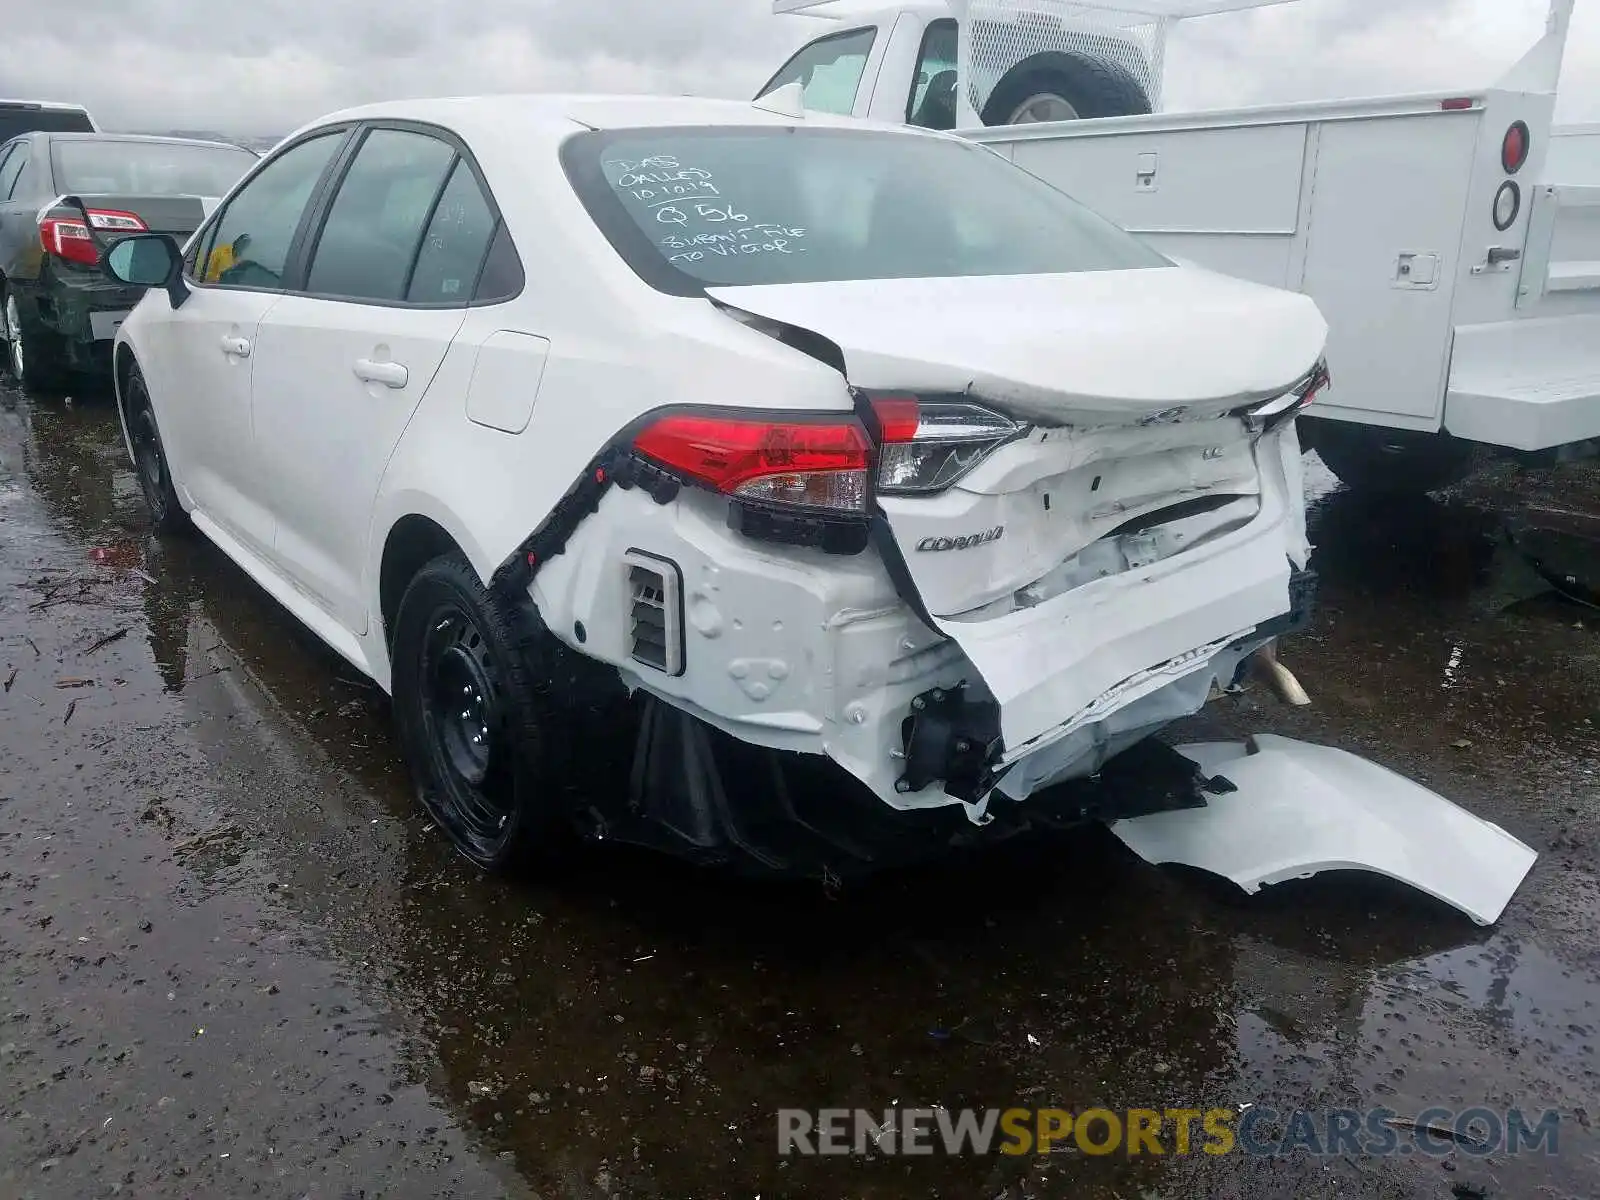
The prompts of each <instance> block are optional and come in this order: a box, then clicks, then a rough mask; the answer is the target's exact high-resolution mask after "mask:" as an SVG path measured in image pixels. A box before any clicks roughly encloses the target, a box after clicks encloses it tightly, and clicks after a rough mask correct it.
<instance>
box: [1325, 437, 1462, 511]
mask: <svg viewBox="0 0 1600 1200" xmlns="http://www.w3.org/2000/svg"><path fill="white" fill-rule="evenodd" d="M1301 429H1302V437H1303V438H1304V440H1305V442H1306V448H1307V449H1311V450H1315V451H1316V452H1317V454H1318V455H1319V456H1320V457H1321V459H1322V462H1323V465H1325V466H1326V467H1327V468H1328V470H1330V471H1332V472H1333V473H1334V474H1335V475H1337V476H1338V477H1339V481H1340V482H1341V483H1343V484H1344V485H1345V486H1346V487H1347V488H1349V489H1350V490H1351V491H1353V492H1369V493H1373V492H1382V493H1391V494H1409V495H1421V494H1423V493H1425V492H1435V491H1438V490H1439V489H1440V488H1444V487H1449V486H1450V485H1451V484H1452V483H1459V482H1461V480H1463V479H1465V478H1466V477H1467V476H1468V475H1470V474H1471V473H1472V471H1473V470H1474V469H1476V467H1477V466H1478V465H1479V463H1480V461H1481V458H1480V455H1479V447H1478V445H1477V444H1476V443H1474V442H1465V441H1461V440H1459V439H1457V438H1453V437H1451V436H1450V435H1449V434H1448V433H1416V432H1413V431H1411V430H1407V429H1381V428H1379V427H1377V426H1375V425H1352V424H1349V423H1346V422H1344V421H1312V420H1306V419H1302V421H1301Z"/></svg>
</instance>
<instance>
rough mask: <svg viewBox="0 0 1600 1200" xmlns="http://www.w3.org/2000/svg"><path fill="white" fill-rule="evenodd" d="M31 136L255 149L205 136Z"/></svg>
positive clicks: (87, 134) (96, 134)
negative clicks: (212, 139) (211, 139)
mask: <svg viewBox="0 0 1600 1200" xmlns="http://www.w3.org/2000/svg"><path fill="white" fill-rule="evenodd" d="M33 136H34V137H37V138H40V139H41V140H44V141H50V142H153V143H155V144H157V145H164V146H211V147H214V148H215V149H218V150H242V151H244V153H246V154H254V153H255V151H253V150H247V149H246V148H245V147H243V146H236V145H234V144H233V143H232V142H214V141H208V140H207V139H205V138H181V137H159V136H157V135H155V134H148V133H52V132H50V131H48V130H45V131H40V132H38V133H35V134H34V135H33Z"/></svg>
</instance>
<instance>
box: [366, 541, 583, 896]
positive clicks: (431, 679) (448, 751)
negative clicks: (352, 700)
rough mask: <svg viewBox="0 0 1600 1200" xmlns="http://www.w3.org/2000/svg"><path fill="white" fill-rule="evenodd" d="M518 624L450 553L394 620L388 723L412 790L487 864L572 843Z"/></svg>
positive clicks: (542, 696) (544, 700)
mask: <svg viewBox="0 0 1600 1200" xmlns="http://www.w3.org/2000/svg"><path fill="white" fill-rule="evenodd" d="M527 625H528V621H527V618H526V617H525V616H523V615H522V614H520V613H518V612H516V611H515V609H514V607H513V606H512V605H511V604H510V603H508V602H507V601H506V600H505V598H504V597H502V596H500V595H498V594H497V593H495V592H492V591H490V590H489V589H487V588H485V587H484V586H483V584H482V583H481V582H480V581H479V579H478V575H477V572H476V571H474V570H473V569H472V567H471V565H470V564H469V563H468V562H467V561H466V560H465V559H464V558H463V557H461V556H460V555H459V554H454V553H452V554H449V555H445V556H443V557H441V558H436V559H434V560H433V561H432V562H430V563H428V565H427V566H425V567H423V568H422V569H421V570H420V571H418V572H417V574H416V576H415V577H413V579H412V580H411V583H410V585H409V586H408V587H407V588H406V591H405V595H404V596H403V597H402V598H401V600H400V609H399V612H398V614H397V615H396V617H395V623H394V638H393V643H392V650H391V658H392V661H393V664H394V672H393V688H392V690H393V700H394V714H395V722H396V725H397V727H398V730H399V738H400V745H401V749H402V751H403V752H404V754H405V757H406V761H407V763H408V764H409V765H410V768H411V772H412V777H413V779H414V780H415V782H416V785H417V792H418V797H419V799H420V800H421V801H422V805H423V807H424V808H425V809H426V810H427V812H428V815H429V816H431V817H432V818H433V819H434V821H435V822H437V823H438V825H439V827H440V828H441V829H443V830H444V832H445V835H446V836H447V837H449V839H450V841H451V843H452V844H453V845H454V846H455V848H456V849H457V850H458V851H459V852H460V853H461V854H462V855H463V857H465V858H466V859H467V860H468V861H469V862H471V863H473V864H474V865H475V866H477V867H479V868H481V869H483V870H486V871H496V872H501V871H507V870H510V869H512V868H514V867H518V866H521V865H524V864H526V863H528V862H530V861H539V862H542V863H546V864H547V863H549V862H550V861H551V860H552V858H553V857H554V855H555V854H556V852H557V851H558V850H559V849H561V848H563V847H565V846H567V845H568V844H569V843H570V841H571V833H572V830H571V824H570V822H569V820H568V818H567V810H566V807H565V804H564V802H563V799H562V796H561V792H560V790H559V787H558V785H557V784H556V783H555V782H554V780H555V778H556V775H557V772H555V771H554V769H553V767H554V763H553V761H552V760H553V757H554V756H555V755H556V754H557V753H558V744H559V734H556V733H554V732H552V731H548V730H547V725H548V723H549V716H548V714H550V713H552V712H554V711H556V706H555V705H554V704H553V703H552V701H551V700H550V699H549V698H548V696H547V694H546V693H547V689H548V682H547V681H545V680H542V679H539V678H537V677H536V674H535V672H536V665H535V663H534V662H533V661H531V660H532V659H533V658H534V657H536V655H537V643H536V642H534V641H533V640H532V639H534V638H536V637H538V636H539V634H537V633H535V632H534V631H532V630H529V629H528V628H527Z"/></svg>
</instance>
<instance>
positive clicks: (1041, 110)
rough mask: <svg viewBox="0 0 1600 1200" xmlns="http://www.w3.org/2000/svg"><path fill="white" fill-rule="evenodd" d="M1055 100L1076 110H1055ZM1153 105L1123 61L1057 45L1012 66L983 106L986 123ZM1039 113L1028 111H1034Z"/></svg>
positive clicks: (1120, 113)
mask: <svg viewBox="0 0 1600 1200" xmlns="http://www.w3.org/2000/svg"><path fill="white" fill-rule="evenodd" d="M1051 101H1055V102H1056V103H1057V104H1058V105H1060V106H1065V108H1066V109H1069V110H1070V113H1067V112H1062V113H1061V115H1059V116H1051V115H1049V114H1050V112H1051V111H1052V106H1051V103H1050V102H1051ZM1149 111H1150V97H1149V96H1147V95H1145V92H1144V89H1143V88H1141V87H1140V86H1139V85H1138V83H1137V82H1135V80H1134V78H1133V76H1131V75H1129V74H1128V73H1127V72H1126V71H1124V70H1123V69H1122V68H1121V67H1119V66H1117V65H1116V64H1114V63H1110V62H1106V61H1104V60H1103V59H1097V58H1089V57H1083V56H1080V55H1075V54H1062V53H1060V52H1058V51H1053V52H1050V53H1047V54H1035V55H1033V56H1032V57H1031V58H1025V59H1023V60H1022V61H1021V62H1020V63H1018V64H1017V65H1016V66H1014V67H1012V68H1011V70H1009V71H1007V72H1006V74H1005V77H1004V78H1002V79H1001V80H1000V82H999V84H998V85H996V87H995V89H994V91H993V92H992V93H991V94H990V96H989V99H988V100H987V101H986V102H985V103H984V106H983V123H984V124H985V125H1016V124H1027V123H1030V122H1036V121H1039V120H1072V119H1074V118H1078V119H1090V118H1095V117H1125V116H1131V115H1134V114H1137V113H1148V112H1149ZM1030 112H1031V113H1034V114H1035V115H1032V116H1030V115H1027V114H1028V113H1030Z"/></svg>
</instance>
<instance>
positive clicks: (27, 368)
mask: <svg viewBox="0 0 1600 1200" xmlns="http://www.w3.org/2000/svg"><path fill="white" fill-rule="evenodd" d="M0 304H3V308H0V318H3V319H0V335H3V336H4V338H5V342H6V366H7V369H8V370H9V371H10V372H11V377H12V378H13V379H15V380H16V381H17V382H18V383H20V384H22V386H23V387H25V388H30V389H31V388H44V389H53V388H57V387H59V386H61V384H62V383H64V382H65V380H66V365H65V363H63V362H62V359H61V351H60V348H59V347H58V346H57V345H56V344H55V341H54V339H53V338H52V336H51V334H50V333H49V331H47V330H43V329H40V328H38V327H37V326H35V325H34V324H33V323H32V322H30V321H29V320H28V319H27V318H26V317H24V316H23V313H22V308H21V306H20V305H19V304H18V303H17V296H16V293H15V292H13V291H12V290H11V289H10V288H9V287H0Z"/></svg>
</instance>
